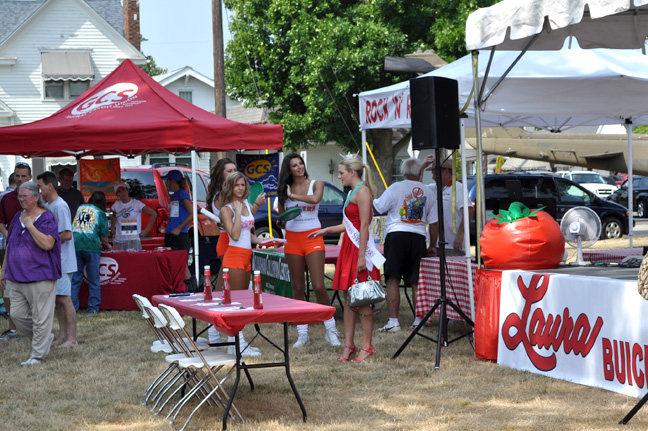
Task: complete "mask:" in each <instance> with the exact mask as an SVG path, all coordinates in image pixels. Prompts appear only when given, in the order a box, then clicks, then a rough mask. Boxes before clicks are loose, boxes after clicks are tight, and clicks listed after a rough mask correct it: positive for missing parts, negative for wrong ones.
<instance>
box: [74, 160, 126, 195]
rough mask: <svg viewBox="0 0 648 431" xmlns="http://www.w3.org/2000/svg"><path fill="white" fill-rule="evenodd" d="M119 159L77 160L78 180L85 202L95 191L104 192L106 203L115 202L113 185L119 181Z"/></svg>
mask: <svg viewBox="0 0 648 431" xmlns="http://www.w3.org/2000/svg"><path fill="white" fill-rule="evenodd" d="M120 172H121V171H120V166H119V159H117V158H115V159H103V160H83V159H81V160H79V182H80V185H81V192H82V193H83V197H84V198H85V200H86V202H87V201H88V199H89V198H90V196H91V195H92V194H93V193H94V192H97V191H100V192H104V193H105V194H106V201H107V202H108V203H111V202H116V201H117V196H116V195H115V188H114V187H115V185H116V184H117V183H118V182H119V181H120V179H119V178H120Z"/></svg>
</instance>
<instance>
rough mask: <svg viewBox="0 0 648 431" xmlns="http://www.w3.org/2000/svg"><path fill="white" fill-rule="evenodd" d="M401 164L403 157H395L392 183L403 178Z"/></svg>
mask: <svg viewBox="0 0 648 431" xmlns="http://www.w3.org/2000/svg"><path fill="white" fill-rule="evenodd" d="M401 164H403V159H394V167H393V168H392V184H393V183H395V182H397V181H402V180H403V178H404V177H403V173H402V172H401Z"/></svg>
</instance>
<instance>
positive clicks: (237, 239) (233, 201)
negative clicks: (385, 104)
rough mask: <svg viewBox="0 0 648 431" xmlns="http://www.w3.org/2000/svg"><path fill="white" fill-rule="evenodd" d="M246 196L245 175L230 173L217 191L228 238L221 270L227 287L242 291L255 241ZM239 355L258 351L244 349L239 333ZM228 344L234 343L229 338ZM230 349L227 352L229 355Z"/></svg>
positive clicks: (248, 185) (247, 193) (249, 207)
mask: <svg viewBox="0 0 648 431" xmlns="http://www.w3.org/2000/svg"><path fill="white" fill-rule="evenodd" d="M249 194H250V183H249V182H248V180H247V178H246V177H245V175H243V174H242V173H240V172H234V173H232V174H231V175H230V176H228V177H227V179H226V180H225V184H224V185H223V190H222V192H221V203H222V204H223V206H222V207H221V212H220V215H221V223H222V225H223V227H225V230H226V231H227V235H228V238H229V246H228V247H227V251H226V252H225V255H224V256H223V265H222V266H223V268H228V269H229V274H230V287H231V289H232V290H246V289H247V288H248V286H249V284H250V275H251V270H252V266H251V262H252V244H253V243H254V244H256V243H257V242H258V239H257V237H256V236H255V235H252V229H253V228H254V214H252V208H251V206H250V204H249V203H248V202H247V197H248V196H249ZM239 339H240V348H241V354H242V355H243V356H259V355H260V354H261V352H259V351H258V349H256V348H254V347H251V346H247V343H246V342H245V339H244V338H243V333H242V332H241V333H240V334H239ZM228 341H230V342H232V341H234V338H233V337H229V340H228ZM233 351H234V348H233V346H231V347H230V353H233Z"/></svg>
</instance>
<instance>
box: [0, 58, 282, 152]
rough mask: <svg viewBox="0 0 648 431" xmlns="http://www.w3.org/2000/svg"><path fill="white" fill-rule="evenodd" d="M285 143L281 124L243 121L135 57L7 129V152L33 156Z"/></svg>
mask: <svg viewBox="0 0 648 431" xmlns="http://www.w3.org/2000/svg"><path fill="white" fill-rule="evenodd" d="M282 147H283V129H282V127H281V126H280V125H255V124H244V123H238V122H236V121H231V120H227V119H225V118H222V117H219V116H218V115H214V114H211V113H209V112H207V111H205V110H203V109H201V108H199V107H197V106H195V105H193V104H191V103H189V102H187V101H186V100H184V99H182V98H181V97H179V96H177V95H175V94H173V93H172V92H170V91H169V90H167V89H166V88H164V87H163V86H162V85H160V84H159V83H158V82H156V81H155V80H154V79H153V78H151V77H150V76H148V75H147V74H146V73H144V71H142V69H140V68H139V67H137V66H136V65H135V64H134V63H133V62H132V61H130V60H125V61H124V62H123V63H122V64H121V65H120V66H119V67H118V68H117V69H115V70H114V71H113V72H112V73H110V74H109V75H108V76H106V77H105V78H104V79H102V80H101V81H99V82H98V83H97V84H95V85H94V86H92V87H91V88H90V89H89V90H88V91H86V92H85V93H83V94H82V95H81V96H79V97H78V98H76V99H75V100H74V101H72V102H71V103H70V104H68V105H67V106H65V107H64V108H62V109H61V110H59V111H58V112H56V113H54V114H53V115H51V116H50V117H47V118H44V119H42V120H39V121H35V122H33V123H29V124H22V125H18V126H8V127H0V154H14V155H19V156H29V157H45V156H48V157H56V156H66V155H72V154H74V155H78V156H91V155H109V154H117V155H123V156H137V155H140V154H146V153H163V152H166V153H173V154H179V153H186V152H188V151H189V150H196V151H225V150H243V149H245V150H266V149H280V148H282Z"/></svg>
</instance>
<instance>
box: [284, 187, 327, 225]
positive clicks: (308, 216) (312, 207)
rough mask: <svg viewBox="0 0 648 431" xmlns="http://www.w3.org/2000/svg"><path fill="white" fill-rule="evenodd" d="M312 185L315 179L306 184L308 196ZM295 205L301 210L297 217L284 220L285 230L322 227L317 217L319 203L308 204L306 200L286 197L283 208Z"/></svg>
mask: <svg viewBox="0 0 648 431" xmlns="http://www.w3.org/2000/svg"><path fill="white" fill-rule="evenodd" d="M314 185H315V181H314V180H311V182H310V184H309V185H308V193H307V195H308V196H313V186H314ZM295 207H299V208H301V209H302V212H301V214H299V216H298V217H296V218H294V219H292V220H289V221H287V222H286V230H289V231H291V232H306V231H309V230H313V229H320V228H321V227H322V224H321V223H320V221H319V219H318V218H317V214H318V213H319V203H317V204H309V203H306V202H301V201H293V200H292V199H286V202H285V203H284V209H285V210H286V211H288V210H289V209H291V208H295Z"/></svg>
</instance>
